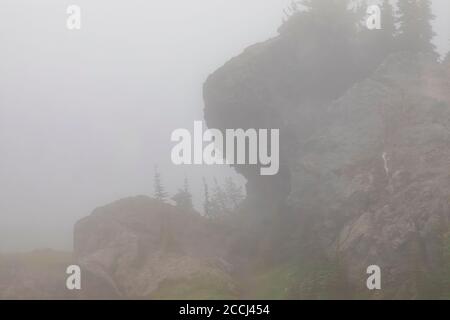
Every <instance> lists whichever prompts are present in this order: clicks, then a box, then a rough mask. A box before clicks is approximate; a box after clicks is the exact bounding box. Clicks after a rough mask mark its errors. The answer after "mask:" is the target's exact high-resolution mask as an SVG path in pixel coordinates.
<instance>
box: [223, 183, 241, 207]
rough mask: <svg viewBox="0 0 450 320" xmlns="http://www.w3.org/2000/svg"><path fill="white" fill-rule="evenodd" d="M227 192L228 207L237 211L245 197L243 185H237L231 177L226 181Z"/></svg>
mask: <svg viewBox="0 0 450 320" xmlns="http://www.w3.org/2000/svg"><path fill="white" fill-rule="evenodd" d="M225 194H226V198H227V203H228V205H227V207H228V208H229V209H231V210H232V211H236V210H237V209H238V208H239V205H240V204H241V202H242V201H243V200H244V198H245V197H244V192H243V191H242V187H240V186H238V185H236V183H235V182H234V180H233V179H232V178H231V177H230V178H227V179H226V181H225Z"/></svg>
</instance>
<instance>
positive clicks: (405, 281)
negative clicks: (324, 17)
mask: <svg viewBox="0 0 450 320" xmlns="http://www.w3.org/2000/svg"><path fill="white" fill-rule="evenodd" d="M281 44H282V40H280V39H275V40H271V41H268V42H266V43H263V44H259V45H256V46H253V47H251V48H249V49H247V50H246V51H245V52H244V53H243V54H242V55H240V56H239V57H236V58H234V59H233V60H231V61H230V62H228V63H227V64H225V66H223V67H222V68H220V69H219V70H218V71H216V72H215V73H214V74H213V75H211V76H210V78H209V79H208V81H207V82H206V84H205V89H204V96H205V103H206V107H205V115H206V120H207V123H208V125H209V126H210V127H219V128H239V127H242V128H266V127H269V128H280V132H281V141H280V144H281V148H282V151H281V163H282V165H283V168H282V171H281V172H280V174H279V175H278V176H276V177H273V178H267V177H259V176H257V174H256V172H257V171H256V170H255V168H250V167H246V166H241V167H238V168H237V170H238V171H240V172H241V173H242V174H243V175H244V176H245V177H246V178H247V179H248V181H249V182H248V190H247V192H248V194H249V195H248V196H249V199H248V206H249V207H250V208H251V207H253V212H254V215H255V217H257V216H267V215H269V216H270V215H272V216H279V215H287V213H289V214H288V215H289V216H286V217H283V218H282V219H285V220H286V221H289V223H288V224H286V225H285V226H284V228H285V229H284V232H285V233H289V234H291V235H292V237H291V238H292V239H294V240H292V239H288V238H285V239H284V240H285V241H294V242H295V241H297V242H298V243H297V247H298V246H301V243H300V242H303V243H306V244H308V245H310V246H311V247H313V248H314V250H312V251H316V252H318V251H320V252H323V253H324V254H325V255H326V256H327V257H328V258H329V259H332V260H335V261H337V262H338V263H339V265H341V266H342V267H343V268H344V270H345V275H346V278H348V282H349V283H350V285H351V287H352V290H353V292H357V293H360V294H363V295H364V294H365V293H363V292H364V291H366V290H365V279H366V268H367V266H369V265H371V264H377V265H379V266H380V267H381V268H382V270H383V279H384V281H383V284H384V289H383V290H382V292H381V293H377V294H376V296H377V297H384V298H405V297H406V298H415V297H419V296H420V294H421V292H423V291H424V290H425V289H423V288H424V287H426V288H429V287H430V286H431V285H430V283H432V282H433V277H434V276H435V275H439V274H442V268H444V263H443V249H442V248H443V243H442V242H443V238H444V236H445V233H446V232H448V225H449V224H448V220H449V218H450V204H449V201H450V68H449V67H448V65H447V64H439V63H438V62H436V61H435V59H434V57H433V56H426V55H420V54H418V55H413V54H407V53H398V54H394V55H392V56H390V57H389V58H388V59H387V60H386V61H384V63H383V64H382V65H381V66H380V67H379V68H378V69H377V70H376V71H375V72H373V73H372V74H371V75H370V76H368V77H367V78H366V79H364V80H361V81H357V82H356V83H355V84H354V85H352V86H350V87H349V88H348V89H345V90H342V93H341V94H339V97H338V98H331V99H323V97H321V95H320V93H319V94H318V95H317V99H310V98H308V99H304V98H303V97H301V96H298V95H296V94H293V93H292V92H293V91H294V92H295V86H296V82H295V80H296V79H302V78H301V77H302V75H301V74H297V75H296V74H295V73H296V72H298V68H291V69H290V71H286V66H285V64H286V59H282V57H286V56H296V55H297V56H298V57H299V60H298V61H297V62H298V63H299V64H300V63H301V53H299V52H298V50H299V49H298V48H296V47H294V46H292V48H282V46H281ZM280 50H281V51H282V53H280ZM269 62H270V63H269ZM290 62H292V60H291V61H290ZM294 62H295V61H294ZM349 72H351V70H349ZM302 85H303V83H302V82H299V83H298V86H299V88H300V87H301V86H302ZM286 88H289V90H287V89H286ZM264 201H267V202H268V203H269V205H264V206H259V205H257V203H261V202H264ZM270 204H271V205H270ZM267 208H269V209H267ZM255 219H257V218H255ZM255 221H256V220H255ZM294 226H295V227H294ZM294 247H295V244H294ZM291 253H292V252H291ZM294 254H295V253H294ZM438 286H439V285H438ZM430 290H431V289H430ZM436 290H437V291H439V288H437V289H436ZM425 291H426V290H425ZM368 296H369V297H370V296H372V294H368ZM373 297H375V296H373Z"/></svg>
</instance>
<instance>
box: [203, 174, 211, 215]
mask: <svg viewBox="0 0 450 320" xmlns="http://www.w3.org/2000/svg"><path fill="white" fill-rule="evenodd" d="M203 188H204V202H203V210H204V214H205V216H206V217H208V218H210V217H211V199H210V195H209V186H208V183H207V182H206V179H205V178H204V177H203Z"/></svg>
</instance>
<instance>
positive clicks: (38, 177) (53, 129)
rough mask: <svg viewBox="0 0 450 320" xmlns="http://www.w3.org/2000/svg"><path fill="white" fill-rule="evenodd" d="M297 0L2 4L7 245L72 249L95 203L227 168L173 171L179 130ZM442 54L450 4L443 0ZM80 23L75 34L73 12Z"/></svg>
mask: <svg viewBox="0 0 450 320" xmlns="http://www.w3.org/2000/svg"><path fill="white" fill-rule="evenodd" d="M289 2H290V1H288V0H283V1H281V0H263V1H261V0H245V1H242V0H226V1H224V0H189V1H186V0H172V1H163V0H150V1H148V0H147V1H137V0H133V1H105V0H95V1H87V0H73V1H70V2H68V1H56V0H54V1H50V0H45V1H39V2H38V1H32V0H27V1H24V0H2V2H1V5H0V39H1V40H2V49H1V53H0V155H1V157H0V191H1V197H0V251H11V250H30V249H34V248H41V247H52V248H56V249H70V248H71V243H72V228H73V224H74V223H75V222H76V221H77V220H78V219H80V218H82V217H84V216H86V215H88V214H89V213H90V212H91V211H92V210H93V209H94V208H95V207H98V206H101V205H105V204H107V203H109V202H111V201H114V200H118V199H120V198H123V197H127V196H133V195H138V194H147V195H151V194H152V192H153V170H154V169H153V168H154V165H156V164H157V165H158V166H159V171H160V172H161V175H162V179H163V182H164V184H165V186H166V188H167V189H168V191H169V192H171V193H173V192H174V191H175V190H176V189H177V188H178V187H180V186H181V184H182V183H183V179H184V177H185V176H187V178H188V179H189V180H190V183H191V186H192V190H193V193H194V198H195V203H196V206H197V207H198V208H201V201H202V184H201V180H202V177H206V178H207V179H209V180H211V179H213V177H218V178H219V179H223V178H224V177H226V176H230V175H232V176H234V177H235V179H237V180H238V181H239V182H240V183H241V184H243V183H245V181H244V180H243V178H241V177H238V176H237V175H236V174H235V173H234V171H233V170H232V169H229V168H226V167H225V166H211V167H209V166H181V167H179V166H175V165H173V164H172V163H171V160H170V150H171V148H172V147H173V143H172V142H171V141H170V134H171V132H172V131H173V130H175V129H177V128H187V129H189V130H191V128H192V126H193V122H194V120H201V119H203V101H202V84H203V82H204V81H205V80H206V78H207V76H208V75H209V74H211V73H212V72H213V71H214V70H216V69H217V68H218V67H220V66H221V65H223V64H224V63H225V62H226V61H228V60H229V59H230V58H232V57H233V56H236V55H238V54H239V53H241V52H242V50H243V49H244V48H245V47H247V46H249V45H251V44H254V43H256V42H260V41H264V40H266V39H268V38H270V37H272V36H275V35H276V34H277V33H276V30H277V28H278V26H279V25H280V23H281V21H282V17H283V8H285V7H286V5H287V4H288V3H289ZM433 3H434V9H435V13H436V15H437V19H436V21H435V30H436V32H437V33H438V36H437V37H436V41H435V42H436V44H437V45H438V48H439V52H440V53H442V54H443V53H445V52H447V51H448V50H449V48H450V43H449V39H450V19H449V18H448V17H449V14H450V4H449V2H448V1H447V0H434V1H433ZM70 4H76V5H79V6H80V7H81V9H82V29H81V30H79V31H69V30H67V28H66V18H67V15H66V8H67V6H68V5H70Z"/></svg>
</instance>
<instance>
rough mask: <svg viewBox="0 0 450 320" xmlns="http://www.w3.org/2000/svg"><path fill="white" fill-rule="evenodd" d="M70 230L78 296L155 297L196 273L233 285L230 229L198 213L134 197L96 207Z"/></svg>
mask: <svg viewBox="0 0 450 320" xmlns="http://www.w3.org/2000/svg"><path fill="white" fill-rule="evenodd" d="M74 234H75V239H74V250H75V258H76V260H77V263H78V264H79V265H80V267H81V269H82V270H83V279H84V282H83V283H84V285H83V288H82V290H81V294H80V296H81V297H82V298H101V299H104V298H121V299H123V298H137V299H139V298H153V297H160V295H158V294H157V292H159V291H160V290H162V287H164V286H165V285H166V284H170V283H171V282H174V281H189V280H192V279H195V278H198V277H202V278H205V277H206V278H208V279H211V281H216V280H217V281H221V283H225V287H226V288H225V290H227V291H228V292H232V291H233V290H234V289H233V283H232V280H231V278H230V275H229V274H230V272H231V271H232V270H231V268H230V265H229V264H228V263H227V262H226V259H227V255H228V250H229V246H230V241H231V240H232V238H231V235H230V232H229V230H227V228H225V227H224V226H221V225H218V224H217V223H215V222H212V221H209V220H207V219H204V218H202V217H201V216H200V215H199V214H198V213H189V212H182V211H180V210H178V209H177V208H175V207H174V206H172V205H169V204H164V203H160V202H158V201H155V200H153V199H151V198H148V197H145V196H139V197H135V198H128V199H123V200H120V201H117V202H115V203H113V204H110V205H108V206H105V207H102V208H98V209H96V210H95V211H94V212H93V213H92V214H91V215H90V216H88V217H86V218H84V219H82V220H81V221H79V222H78V223H77V224H76V226H75V232H74ZM158 290H159V291H158Z"/></svg>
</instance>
